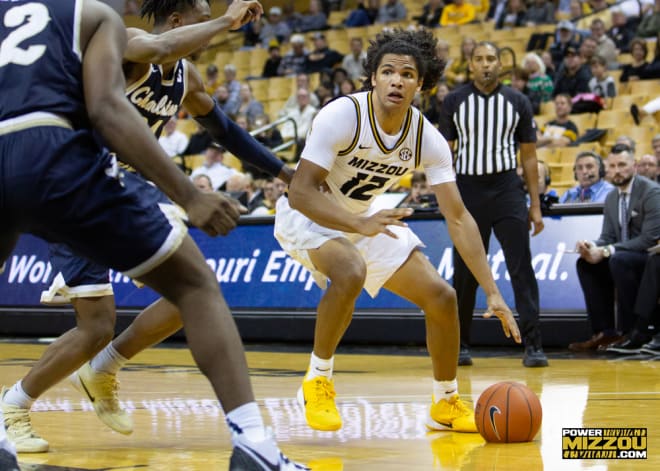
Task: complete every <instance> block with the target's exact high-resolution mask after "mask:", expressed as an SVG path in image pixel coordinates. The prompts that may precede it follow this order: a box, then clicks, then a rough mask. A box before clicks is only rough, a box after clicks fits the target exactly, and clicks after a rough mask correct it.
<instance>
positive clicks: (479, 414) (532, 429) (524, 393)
mask: <svg viewBox="0 0 660 471" xmlns="http://www.w3.org/2000/svg"><path fill="white" fill-rule="evenodd" d="M542 416H543V412H542V409H541V401H539V398H538V397H537V396H536V394H534V391H532V390H531V389H529V388H528V387H527V386H525V385H524V384H521V383H516V382H514V381H503V382H501V383H496V384H493V385H492V386H490V387H488V388H487V389H486V390H485V391H484V392H483V393H481V396H479V400H478V401H477V405H476V407H475V409H474V420H475V422H476V424H477V430H478V431H479V433H480V434H481V436H482V437H484V439H486V441H487V442H493V443H516V442H530V441H532V440H533V439H534V437H535V436H536V433H537V432H538V431H539V427H540V426H541V418H542Z"/></svg>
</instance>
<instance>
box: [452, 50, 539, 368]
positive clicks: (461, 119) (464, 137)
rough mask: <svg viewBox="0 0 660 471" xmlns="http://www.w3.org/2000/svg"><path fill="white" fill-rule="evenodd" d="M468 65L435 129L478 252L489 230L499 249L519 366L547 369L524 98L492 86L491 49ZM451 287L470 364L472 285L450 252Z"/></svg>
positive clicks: (462, 360) (496, 54) (497, 66)
mask: <svg viewBox="0 0 660 471" xmlns="http://www.w3.org/2000/svg"><path fill="white" fill-rule="evenodd" d="M469 67H470V72H471V73H472V76H473V81H472V82H470V83H467V84H465V85H463V86H462V87H459V88H457V89H455V90H454V91H452V92H451V93H449V94H448V95H447V97H446V98H445V101H444V104H443V106H442V112H441V115H440V120H439V130H440V132H442V134H443V135H444V136H445V138H446V139H447V141H449V145H450V147H451V148H452V149H454V151H455V167H456V183H457V185H458V189H459V190H460V192H461V196H462V197H463V200H464V202H465V206H466V207H467V209H468V210H469V211H470V213H472V216H473V217H474V219H475V221H476V222H477V225H478V226H479V232H480V233H481V239H482V241H483V244H484V247H485V248H486V251H488V241H489V239H490V233H491V230H492V231H494V232H495V237H497V240H498V241H499V242H500V245H501V246H502V250H503V251H504V258H505V260H506V265H507V268H508V270H509V274H510V276H511V284H512V286H513V292H514V295H515V303H516V310H517V311H518V315H519V319H520V321H519V323H520V333H521V335H522V337H523V341H524V344H525V354H524V357H523V364H524V365H525V366H528V367H533V366H548V360H547V358H546V356H545V354H544V353H543V347H542V344H541V331H540V328H539V289H538V284H537V282H536V277H535V275H534V270H533V269H532V257H531V252H530V248H529V230H530V228H531V226H532V225H533V226H534V231H533V235H536V234H538V233H539V232H541V231H542V230H543V220H542V218H541V207H540V203H539V193H538V170H537V163H536V144H535V142H536V127H535V125H534V120H533V115H532V107H531V104H530V103H529V100H528V99H527V98H526V97H525V96H524V95H522V94H521V93H519V92H518V91H516V90H513V89H512V88H509V87H506V86H503V85H501V84H500V81H499V73H500V70H501V68H502V63H501V61H500V51H499V49H498V48H497V46H495V44H493V43H491V42H487V41H484V42H480V43H478V44H477V46H476V47H475V48H474V50H473V52H472V55H471V56H470V62H469ZM518 150H520V157H521V162H522V167H523V171H524V176H525V182H526V183H527V188H528V190H529V196H530V201H531V203H530V207H529V210H528V209H527V203H526V196H525V190H524V188H523V182H522V181H521V180H520V178H519V177H518V176H517V175H516V153H517V151H518ZM454 288H455V289H456V295H457V298H458V314H459V318H460V326H461V351H460V356H459V361H458V364H459V365H471V364H472V358H471V357H470V351H469V346H470V325H471V323H472V315H473V312H474V304H475V296H476V292H477V281H476V280H475V278H474V277H473V276H472V273H471V272H470V270H469V269H468V268H467V266H466V265H465V262H464V261H463V260H462V259H461V257H460V255H459V254H458V252H457V251H456V250H455V249H454Z"/></svg>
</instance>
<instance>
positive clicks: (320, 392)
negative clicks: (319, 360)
mask: <svg viewBox="0 0 660 471" xmlns="http://www.w3.org/2000/svg"><path fill="white" fill-rule="evenodd" d="M335 396H336V393H335V385H334V383H333V382H332V380H330V379H328V378H326V377H325V376H317V377H316V378H312V379H310V380H309V381H303V383H302V387H301V388H300V389H298V395H297V397H298V403H299V404H300V405H301V406H302V407H303V408H304V409H305V420H307V424H308V425H309V426H310V427H312V428H313V429H314V430H323V431H325V432H334V431H335V430H339V429H340V428H341V416H340V415H339V411H338V410H337V405H336V404H335Z"/></svg>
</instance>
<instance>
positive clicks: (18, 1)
mask: <svg viewBox="0 0 660 471" xmlns="http://www.w3.org/2000/svg"><path fill="white" fill-rule="evenodd" d="M81 8H82V0H0V41H1V48H0V90H2V92H1V93H0V121H3V120H6V119H9V118H13V117H16V116H20V115H24V114H27V113H32V112H37V111H45V112H50V113H55V114H58V115H60V116H63V117H65V118H67V119H68V120H69V121H70V122H71V123H72V124H73V125H74V127H76V128H79V127H87V126H88V122H89V121H88V118H87V113H86V111H85V100H84V95H83V86H82V54H81V51H80V44H79V40H80V21H81Z"/></svg>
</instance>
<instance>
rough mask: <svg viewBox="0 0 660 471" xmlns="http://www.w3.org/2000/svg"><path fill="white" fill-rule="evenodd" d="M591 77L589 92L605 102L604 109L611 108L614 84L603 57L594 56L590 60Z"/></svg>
mask: <svg viewBox="0 0 660 471" xmlns="http://www.w3.org/2000/svg"><path fill="white" fill-rule="evenodd" d="M591 75H592V77H591V80H589V90H591V93H593V94H595V95H598V96H599V97H601V98H603V99H604V100H605V103H606V106H605V109H609V108H612V102H613V101H614V97H615V96H616V83H615V81H614V77H612V76H611V75H610V74H608V73H607V60H606V59H605V58H604V57H603V56H599V55H595V56H594V58H593V59H591Z"/></svg>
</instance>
